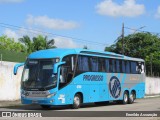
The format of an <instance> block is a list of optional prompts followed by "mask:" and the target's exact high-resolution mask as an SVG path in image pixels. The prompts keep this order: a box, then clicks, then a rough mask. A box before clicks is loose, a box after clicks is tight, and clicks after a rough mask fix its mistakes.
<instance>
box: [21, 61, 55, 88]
mask: <svg viewBox="0 0 160 120" xmlns="http://www.w3.org/2000/svg"><path fill="white" fill-rule="evenodd" d="M54 63H55V59H42V60H31V59H28V60H27V62H26V64H25V66H24V70H23V74H22V81H21V84H22V85H21V86H22V89H27V90H28V89H49V88H54V87H56V85H57V75H55V74H53V65H54Z"/></svg>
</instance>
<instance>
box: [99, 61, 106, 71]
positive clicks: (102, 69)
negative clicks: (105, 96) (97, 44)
mask: <svg viewBox="0 0 160 120" xmlns="http://www.w3.org/2000/svg"><path fill="white" fill-rule="evenodd" d="M98 67H99V72H105V60H104V58H98Z"/></svg>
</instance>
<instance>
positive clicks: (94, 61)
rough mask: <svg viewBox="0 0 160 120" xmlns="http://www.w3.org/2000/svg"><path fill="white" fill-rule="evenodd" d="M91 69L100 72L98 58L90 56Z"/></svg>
mask: <svg viewBox="0 0 160 120" xmlns="http://www.w3.org/2000/svg"><path fill="white" fill-rule="evenodd" d="M90 64H91V71H92V72H98V59H97V58H96V57H91V58H90Z"/></svg>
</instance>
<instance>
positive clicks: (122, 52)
mask: <svg viewBox="0 0 160 120" xmlns="http://www.w3.org/2000/svg"><path fill="white" fill-rule="evenodd" d="M122 55H124V23H122Z"/></svg>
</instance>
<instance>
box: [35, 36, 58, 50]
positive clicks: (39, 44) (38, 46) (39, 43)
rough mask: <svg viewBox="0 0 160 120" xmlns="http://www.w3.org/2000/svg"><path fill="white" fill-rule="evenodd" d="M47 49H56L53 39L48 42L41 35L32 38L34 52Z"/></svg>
mask: <svg viewBox="0 0 160 120" xmlns="http://www.w3.org/2000/svg"><path fill="white" fill-rule="evenodd" d="M49 48H56V46H54V39H51V40H48V38H47V36H45V37H43V36H42V35H38V36H37V37H34V38H33V49H34V51H37V50H42V49H49Z"/></svg>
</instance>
